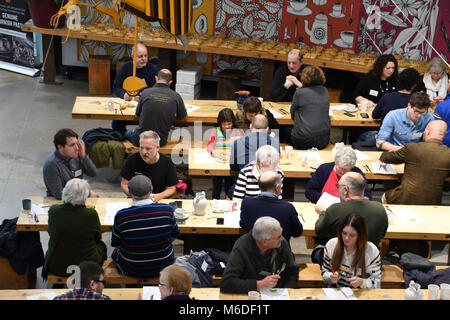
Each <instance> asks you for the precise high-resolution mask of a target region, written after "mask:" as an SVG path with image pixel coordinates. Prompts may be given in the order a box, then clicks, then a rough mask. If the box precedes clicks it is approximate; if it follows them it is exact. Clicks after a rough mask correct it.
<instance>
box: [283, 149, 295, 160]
mask: <svg viewBox="0 0 450 320" xmlns="http://www.w3.org/2000/svg"><path fill="white" fill-rule="evenodd" d="M285 149H286V157H287V158H288V159H290V158H291V157H292V150H293V149H294V148H293V147H292V146H286V147H285Z"/></svg>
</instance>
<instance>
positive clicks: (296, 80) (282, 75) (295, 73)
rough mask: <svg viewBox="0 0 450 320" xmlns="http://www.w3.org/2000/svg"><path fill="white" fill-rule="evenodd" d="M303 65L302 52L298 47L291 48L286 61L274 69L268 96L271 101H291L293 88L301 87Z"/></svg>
mask: <svg viewBox="0 0 450 320" xmlns="http://www.w3.org/2000/svg"><path fill="white" fill-rule="evenodd" d="M305 67H306V65H303V54H302V52H301V51H300V50H299V49H292V50H291V51H289V53H288V56H287V63H286V65H284V66H281V67H279V68H278V69H277V70H276V71H275V75H274V76H273V81H272V90H271V92H270V98H271V99H272V101H277V102H278V101H285V102H292V98H293V97H294V93H295V90H296V89H297V88H301V86H302V84H301V82H300V80H301V79H300V72H301V71H302V70H303V69H304V68H305Z"/></svg>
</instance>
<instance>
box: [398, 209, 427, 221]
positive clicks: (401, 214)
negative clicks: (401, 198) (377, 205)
mask: <svg viewBox="0 0 450 320" xmlns="http://www.w3.org/2000/svg"><path fill="white" fill-rule="evenodd" d="M390 209H391V210H392V212H393V213H394V215H395V217H396V218H397V219H399V220H400V221H402V222H403V223H408V224H409V223H425V222H426V220H425V219H424V218H422V217H421V216H420V215H419V214H418V213H417V212H416V211H415V210H414V209H397V208H395V209H392V208H390Z"/></svg>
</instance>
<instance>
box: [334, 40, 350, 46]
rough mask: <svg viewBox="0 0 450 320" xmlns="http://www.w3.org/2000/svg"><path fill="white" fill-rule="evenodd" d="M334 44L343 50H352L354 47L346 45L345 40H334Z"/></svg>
mask: <svg viewBox="0 0 450 320" xmlns="http://www.w3.org/2000/svg"><path fill="white" fill-rule="evenodd" d="M333 43H334V44H335V45H337V46H338V47H341V48H351V47H352V44H348V43H345V42H344V40H342V39H341V38H339V39H336V40H334V42H333Z"/></svg>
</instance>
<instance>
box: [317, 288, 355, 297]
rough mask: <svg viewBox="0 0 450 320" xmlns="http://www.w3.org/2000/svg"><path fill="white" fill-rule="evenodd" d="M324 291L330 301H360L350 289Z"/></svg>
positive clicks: (325, 289)
mask: <svg viewBox="0 0 450 320" xmlns="http://www.w3.org/2000/svg"><path fill="white" fill-rule="evenodd" d="M323 291H324V292H325V294H326V295H327V297H328V299H330V300H358V299H357V298H356V297H355V295H354V294H353V291H352V289H350V288H341V289H336V288H323Z"/></svg>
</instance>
